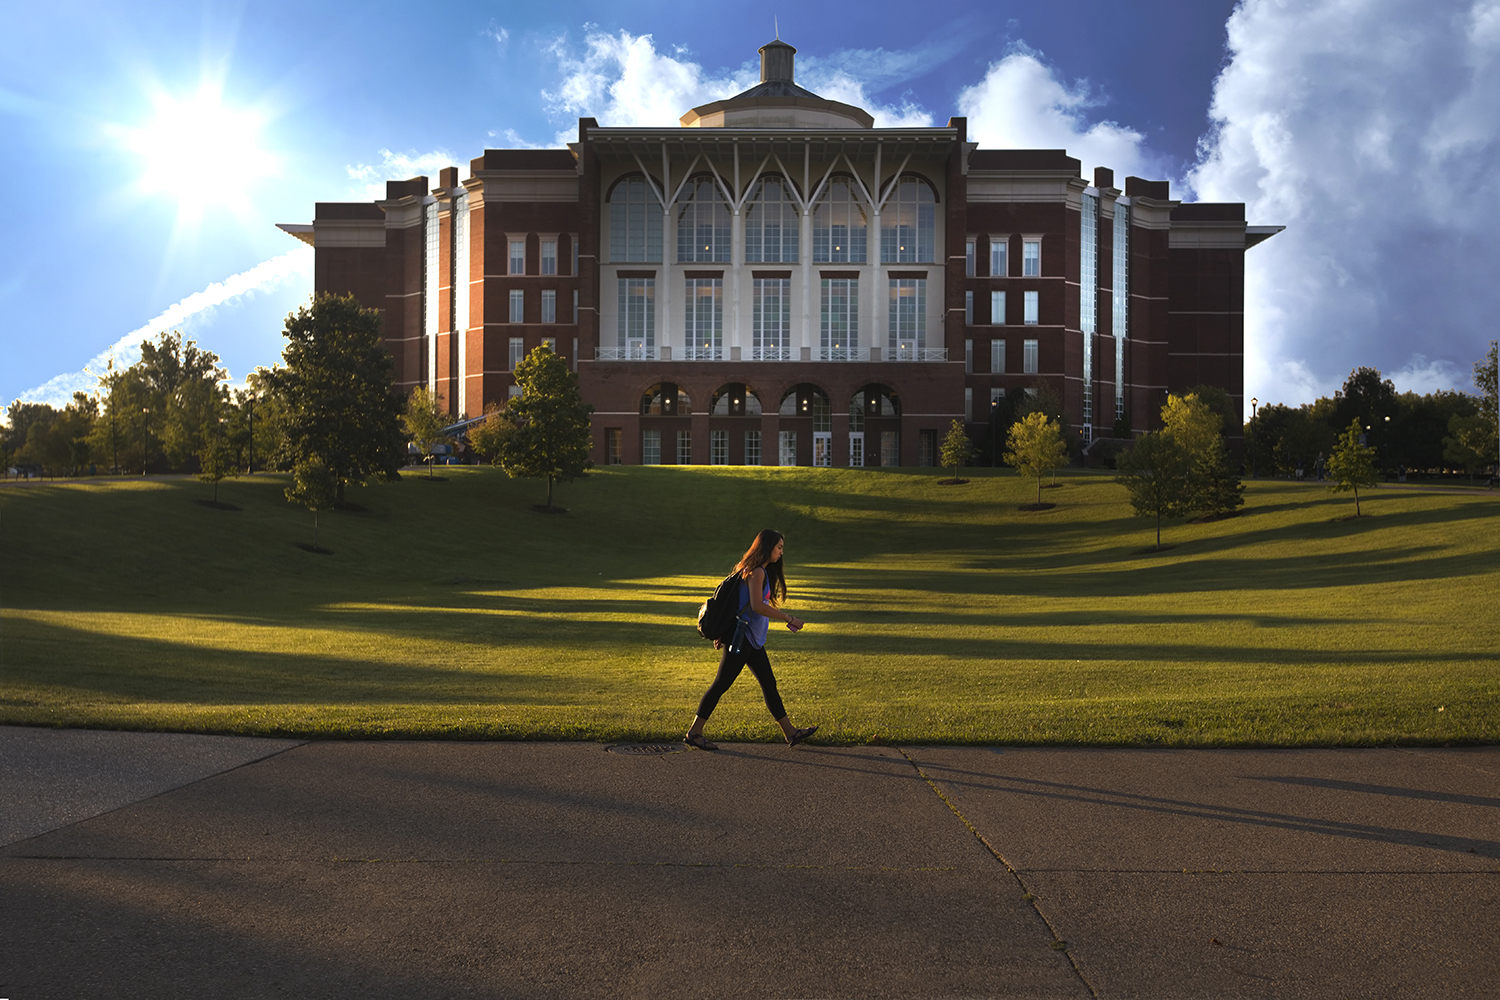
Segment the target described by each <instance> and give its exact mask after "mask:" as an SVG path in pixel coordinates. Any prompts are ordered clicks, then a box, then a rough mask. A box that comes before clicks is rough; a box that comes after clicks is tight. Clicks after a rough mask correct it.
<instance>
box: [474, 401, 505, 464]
mask: <svg viewBox="0 0 1500 1000" xmlns="http://www.w3.org/2000/svg"><path fill="white" fill-rule="evenodd" d="M510 430H511V423H510V420H509V419H507V418H506V416H505V410H504V408H502V407H501V406H500V405H499V404H498V403H491V404H490V405H489V406H487V407H486V408H485V411H484V423H482V424H479V425H478V426H476V427H474V428H472V429H471V430H470V431H469V447H470V448H473V449H474V451H475V453H476V454H478V455H479V456H481V457H482V458H483V459H484V460H485V461H486V462H489V463H490V464H491V465H499V464H500V455H501V452H502V450H503V449H504V447H505V436H506V435H507V434H509V433H510Z"/></svg>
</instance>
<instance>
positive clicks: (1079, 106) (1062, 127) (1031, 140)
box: [958, 45, 1166, 187]
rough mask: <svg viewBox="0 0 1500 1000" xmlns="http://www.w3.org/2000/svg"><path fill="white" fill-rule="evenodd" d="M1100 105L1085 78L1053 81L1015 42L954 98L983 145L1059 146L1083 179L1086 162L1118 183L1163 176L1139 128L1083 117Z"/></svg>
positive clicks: (1087, 167) (1047, 70)
mask: <svg viewBox="0 0 1500 1000" xmlns="http://www.w3.org/2000/svg"><path fill="white" fill-rule="evenodd" d="M1101 104H1102V101H1101V100H1100V99H1099V98H1096V97H1094V96H1092V95H1091V93H1090V90H1089V85H1088V81H1086V80H1080V81H1075V82H1074V83H1071V84H1069V83H1067V82H1065V81H1063V80H1060V79H1058V77H1057V74H1056V73H1055V72H1054V71H1053V70H1052V68H1051V67H1049V66H1047V65H1046V64H1045V63H1043V62H1042V60H1041V59H1040V58H1038V56H1037V54H1036V53H1034V52H1032V51H1031V50H1029V49H1027V48H1025V47H1024V46H1019V45H1017V46H1015V47H1014V49H1013V51H1011V52H1010V53H1009V54H1008V55H1006V56H1005V58H1003V59H1001V60H1000V61H999V62H996V63H993V64H991V65H990V68H989V70H988V72H986V73H985V75H984V79H983V80H981V81H980V82H979V83H977V84H975V85H974V86H972V87H968V88H965V89H964V90H963V91H962V92H961V93H960V94H959V95H958V109H959V113H960V114H962V115H966V116H967V117H968V119H969V138H970V139H972V140H974V141H976V142H978V143H980V144H981V145H983V146H985V147H987V148H990V149H1066V150H1067V151H1068V154H1069V155H1070V156H1074V157H1077V158H1078V160H1079V163H1080V165H1081V167H1082V170H1083V175H1084V176H1085V177H1092V176H1093V168H1094V167H1109V168H1111V169H1112V170H1114V172H1115V178H1116V181H1115V183H1116V184H1118V185H1120V186H1122V187H1123V182H1124V179H1125V177H1126V176H1127V175H1129V174H1134V175H1136V176H1138V177H1147V178H1161V177H1164V176H1166V174H1165V169H1166V168H1165V165H1164V162H1163V161H1162V160H1161V158H1160V157H1158V156H1156V155H1154V154H1153V153H1151V151H1150V150H1149V149H1148V148H1147V146H1146V142H1145V137H1144V136H1143V135H1142V134H1141V133H1140V132H1137V131H1136V130H1135V129H1132V128H1128V127H1126V126H1123V125H1120V124H1117V123H1115V122H1112V121H1107V120H1106V121H1094V122H1090V120H1089V119H1090V112H1092V111H1093V110H1095V109H1096V108H1098V107H1099V106H1100V105H1101Z"/></svg>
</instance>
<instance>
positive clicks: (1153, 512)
mask: <svg viewBox="0 0 1500 1000" xmlns="http://www.w3.org/2000/svg"><path fill="white" fill-rule="evenodd" d="M1119 464H1120V475H1119V476H1117V477H1116V478H1115V482H1117V483H1120V484H1121V485H1123V486H1124V487H1125V488H1126V489H1127V490H1129V491H1130V505H1131V506H1132V507H1134V508H1135V512H1136V514H1138V515H1140V516H1141V517H1155V518H1156V547H1157V548H1158V549H1160V548H1161V519H1162V518H1164V517H1182V516H1183V515H1185V514H1188V513H1190V512H1191V511H1192V509H1193V508H1192V505H1191V503H1190V502H1189V500H1188V481H1189V479H1190V477H1191V473H1192V467H1193V463H1192V459H1191V457H1190V456H1189V455H1188V453H1187V452H1186V450H1184V449H1183V447H1182V446H1181V445H1180V444H1178V443H1177V440H1176V439H1175V438H1173V437H1172V434H1171V432H1170V431H1153V432H1152V433H1150V434H1145V435H1142V436H1141V437H1138V438H1136V440H1135V444H1133V445H1132V446H1131V448H1130V450H1129V451H1127V452H1125V454H1124V455H1122V456H1121V457H1120V463H1119Z"/></svg>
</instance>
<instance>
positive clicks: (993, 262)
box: [990, 236, 1010, 278]
mask: <svg viewBox="0 0 1500 1000" xmlns="http://www.w3.org/2000/svg"><path fill="white" fill-rule="evenodd" d="M1009 246H1010V241H1009V240H1007V239H1005V238H1004V237H1002V236H991V237H990V277H992V278H1008V277H1010V267H1009V263H1008V262H1007V260H1006V258H1007V257H1008V256H1009V254H1008V253H1006V250H1007V249H1008V247H1009Z"/></svg>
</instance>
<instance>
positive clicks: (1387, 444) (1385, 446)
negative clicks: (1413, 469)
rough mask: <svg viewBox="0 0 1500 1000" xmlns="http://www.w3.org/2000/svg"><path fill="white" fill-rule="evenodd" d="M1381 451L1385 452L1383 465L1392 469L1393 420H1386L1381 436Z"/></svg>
mask: <svg viewBox="0 0 1500 1000" xmlns="http://www.w3.org/2000/svg"><path fill="white" fill-rule="evenodd" d="M1380 450H1381V451H1383V452H1385V459H1384V461H1383V462H1382V464H1383V465H1384V466H1385V467H1386V468H1387V469H1389V468H1390V467H1391V418H1390V417H1389V416H1387V417H1386V418H1385V430H1384V431H1382V432H1381V435H1380Z"/></svg>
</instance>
